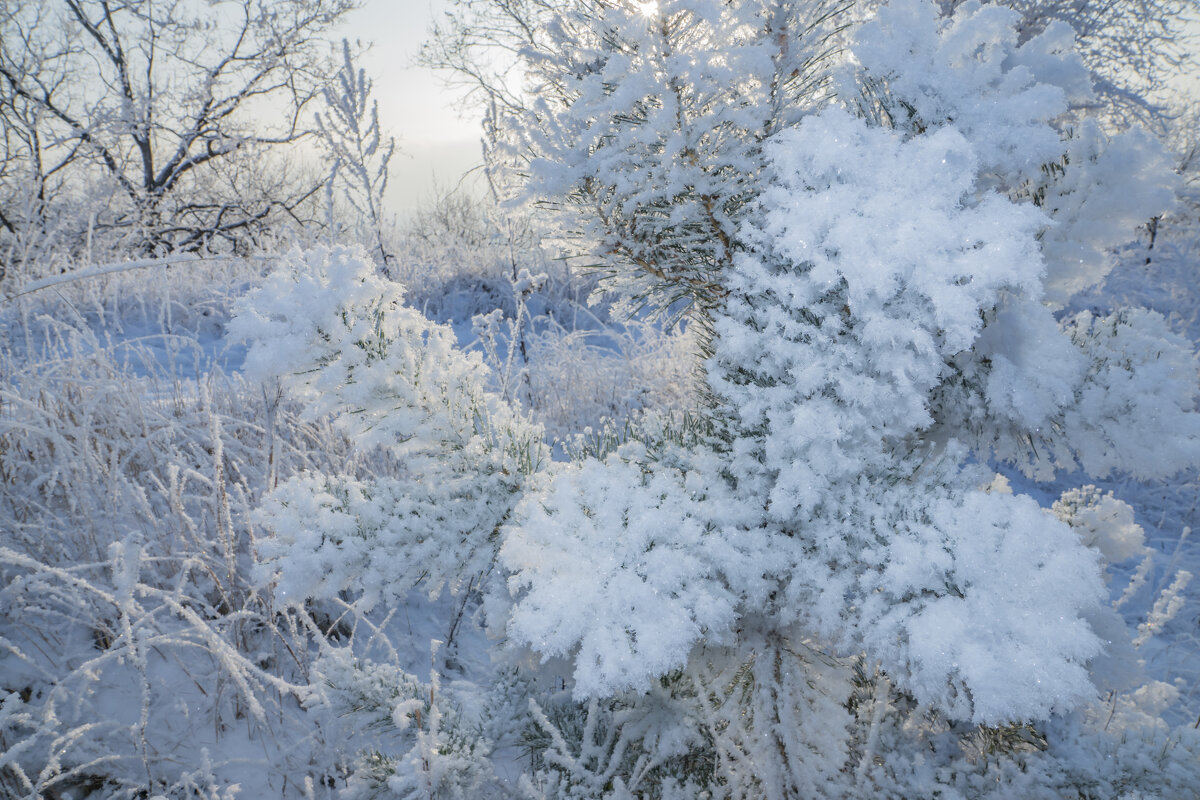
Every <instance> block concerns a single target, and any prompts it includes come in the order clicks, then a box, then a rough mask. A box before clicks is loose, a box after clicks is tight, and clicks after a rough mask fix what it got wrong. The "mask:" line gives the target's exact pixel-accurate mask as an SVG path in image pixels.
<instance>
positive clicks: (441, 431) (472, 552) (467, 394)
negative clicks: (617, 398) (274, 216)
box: [231, 248, 547, 611]
mask: <svg viewBox="0 0 1200 800" xmlns="http://www.w3.org/2000/svg"><path fill="white" fill-rule="evenodd" d="M403 299H404V295H403V289H402V288H401V287H400V286H399V285H398V284H395V283H393V282H391V281H388V280H386V279H384V278H382V277H380V276H379V275H378V274H377V272H376V270H375V268H374V265H373V264H372V263H371V262H370V260H369V259H368V258H366V257H365V255H363V254H362V253H361V252H360V251H355V250H351V249H345V248H335V249H323V248H318V249H315V250H312V251H309V252H307V253H305V254H297V255H295V256H293V257H292V258H290V259H289V260H287V261H286V262H285V264H284V265H283V266H282V267H281V268H280V269H279V270H277V271H276V272H275V273H273V274H272V275H271V276H270V277H269V278H268V279H267V281H266V282H265V283H264V285H263V286H262V287H261V288H259V289H258V290H256V291H255V292H254V293H252V294H251V295H250V296H249V297H248V298H247V300H246V302H245V305H244V306H243V310H242V312H241V314H240V315H239V316H238V317H237V318H236V319H235V320H234V321H233V323H232V324H231V332H232V335H233V336H235V337H238V338H240V339H241V340H244V341H246V342H247V343H248V344H249V348H248V351H247V355H246V370H247V372H248V373H249V374H251V375H254V376H258V377H260V378H264V379H268V380H278V381H280V382H281V383H282V385H283V386H284V387H285V388H286V389H288V390H290V391H292V392H295V393H296V394H297V396H299V397H300V398H301V399H302V400H303V402H304V403H305V407H306V409H307V413H308V414H309V415H310V416H311V417H312V418H314V419H316V418H320V417H321V416H323V415H327V414H328V415H332V418H333V424H334V425H335V426H337V427H338V428H339V429H340V430H342V431H343V432H344V433H345V434H346V435H347V436H348V437H350V439H351V440H352V441H353V442H354V444H355V446H356V447H358V448H359V449H360V451H361V452H364V453H366V452H371V451H373V450H380V451H382V452H384V453H386V454H388V455H389V456H390V458H392V459H393V466H394V470H393V474H391V475H387V476H383V477H380V478H379V479H378V480H369V481H366V482H363V481H361V480H358V479H356V478H355V476H353V475H315V474H311V475H301V476H297V477H296V478H295V479H293V480H292V481H291V482H289V483H284V484H283V485H281V486H280V487H279V489H278V490H277V491H275V492H274V493H273V494H272V495H271V497H270V498H269V499H268V501H267V503H266V504H265V505H264V506H263V508H262V510H261V511H260V519H262V520H263V522H264V523H265V524H266V525H267V526H268V527H270V528H271V529H272V530H273V531H274V533H275V537H274V538H273V539H272V540H270V541H269V542H267V543H265V544H264V546H263V550H262V552H263V555H264V556H265V557H266V558H267V559H269V560H270V563H271V564H272V565H273V566H272V567H270V569H269V570H268V571H267V572H265V573H264V576H265V577H270V575H273V574H278V576H279V581H280V583H279V588H280V589H281V590H283V591H290V592H295V593H296V594H294V595H291V596H290V598H289V599H290V600H292V601H294V602H303V601H304V600H306V599H312V598H319V597H324V598H333V597H337V596H338V594H339V593H340V592H342V591H344V590H352V591H354V592H355V593H356V594H357V595H359V599H360V601H361V603H362V610H364V611H366V610H369V609H370V608H371V607H372V606H374V605H375V604H376V603H377V602H378V601H379V600H380V599H381V598H382V599H385V600H388V601H389V602H394V601H395V600H396V599H397V598H398V597H402V596H403V595H404V594H405V593H406V592H407V591H408V590H410V589H411V588H413V587H414V586H415V585H416V584H417V583H418V582H420V581H426V584H427V585H426V588H427V590H428V591H429V592H430V594H433V595H436V594H438V593H439V592H440V591H441V589H442V588H443V587H444V586H446V585H447V582H448V583H449V586H450V588H451V589H454V590H457V589H458V588H460V587H461V586H462V585H465V583H466V582H467V580H468V579H469V578H470V577H471V576H473V575H478V574H479V573H481V572H483V571H486V569H487V567H488V565H489V564H490V562H491V558H492V553H493V551H494V549H495V547H496V541H495V531H496V528H497V526H498V525H499V524H500V523H501V521H502V520H503V519H504V518H505V516H506V515H507V513H508V510H509V508H511V505H512V504H513V503H514V502H515V500H516V494H515V493H516V492H517V490H518V489H519V487H520V486H521V483H522V481H523V478H524V476H526V475H528V474H530V473H532V472H534V471H535V470H537V469H538V468H539V467H540V466H541V464H542V463H543V462H544V461H545V460H546V459H547V455H546V449H545V445H544V444H543V443H542V433H541V430H540V428H537V427H535V426H533V425H532V424H530V423H528V422H526V421H525V420H524V419H522V418H521V417H519V416H518V415H517V414H516V413H514V412H513V411H512V410H511V409H510V408H509V407H508V406H507V404H505V403H504V402H503V401H502V400H501V399H500V398H498V397H496V396H495V395H493V394H491V393H489V392H487V391H485V389H484V380H485V375H484V367H483V363H482V360H481V359H480V357H479V355H478V354H477V353H466V352H464V351H461V350H459V349H458V348H457V347H456V345H455V342H454V334H453V332H452V331H451V330H450V329H449V328H447V327H445V326H442V325H438V324H435V323H432V322H430V321H429V320H427V319H426V318H425V317H423V316H422V315H421V314H420V312H418V311H415V310H413V309H411V308H408V307H406V306H404V305H403Z"/></svg>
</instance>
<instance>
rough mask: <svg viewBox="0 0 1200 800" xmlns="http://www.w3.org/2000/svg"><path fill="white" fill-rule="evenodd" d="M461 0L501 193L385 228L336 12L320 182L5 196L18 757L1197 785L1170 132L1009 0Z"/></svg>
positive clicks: (534, 782)
mask: <svg viewBox="0 0 1200 800" xmlns="http://www.w3.org/2000/svg"><path fill="white" fill-rule="evenodd" d="M471 7H472V6H471V4H465V5H464V6H462V7H456V8H457V9H458V13H459V14H460V16H459V17H457V18H456V19H455V20H453V21H451V22H447V23H446V24H447V25H448V26H449V27H448V29H446V30H443V31H441V33H440V36H441V37H442V38H440V39H438V40H437V41H438V42H440V43H441V44H440V46H441V47H442V49H441V50H438V49H436V48H434V49H433V50H431V51H429V54H427V57H428V58H429V60H430V61H431V62H433V63H434V65H435V66H441V67H443V68H449V69H456V70H458V71H459V72H460V74H466V75H471V76H475V77H476V78H477V79H479V80H481V81H483V80H484V79H483V78H480V77H479V76H480V75H482V74H483V72H479V71H474V72H473V71H472V66H474V67H479V69H481V70H484V68H485V67H486V69H492V68H493V67H494V65H495V64H496V61H495V58H496V57H495V54H494V52H493V51H492V50H488V49H487V48H489V47H492V48H494V47H496V46H499V47H500V49H501V50H504V51H505V52H509V53H515V54H516V55H515V56H514V57H515V58H518V59H520V61H519V63H518V67H519V70H518V71H520V73H521V74H522V75H523V76H524V78H523V79H524V80H526V81H527V82H528V85H529V86H535V87H539V88H540V90H541V91H543V92H544V93H543V94H541V95H537V96H534V97H532V98H525V99H521V98H520V97H518V96H517V95H516V94H506V93H505V92H503V91H499V90H497V89H496V88H495V87H496V86H500V85H505V86H507V84H502V78H503V80H509V79H511V73H504V74H505V75H508V76H509V77H507V78H504V77H503V76H502V75H491V76H489V77H487V79H486V80H490V81H493V83H492V84H490V86H491V88H492V90H493V94H492V95H491V97H490V99H491V101H492V102H491V105H490V106H489V108H490V116H488V118H487V119H488V127H487V131H488V140H487V142H486V145H487V150H488V158H489V167H490V170H491V171H490V172H489V178H490V180H491V181H492V188H493V190H494V193H495V195H496V196H497V197H500V196H506V197H507V198H508V199H503V200H498V199H496V198H492V199H489V200H475V199H470V198H466V197H463V196H456V195H450V196H447V197H444V198H442V199H440V200H439V201H438V202H437V203H434V204H431V205H430V206H429V207H428V208H426V209H424V210H423V211H422V212H421V213H419V214H417V215H416V216H415V217H414V218H413V220H412V221H411V222H409V223H408V224H406V225H404V226H400V227H389V226H386V225H384V224H382V222H381V219H382V218H381V216H380V215H379V214H378V213H376V211H375V209H376V205H375V204H378V203H381V202H382V198H383V196H384V194H383V190H384V186H385V184H386V181H383V182H380V180H379V178H380V176H386V172H387V158H388V157H390V150H389V149H388V148H387V147H385V146H383V145H382V144H381V142H382V140H381V139H380V137H379V132H378V130H377V128H375V127H372V125H371V124H369V117H370V114H369V113H368V112H367V111H366V109H368V108H369V106H368V105H367V104H366V102H365V98H366V97H367V92H368V91H369V86H367V85H366V84H356V83H355V80H359V81H361V80H362V76H361V75H358V77H357V78H356V77H355V76H356V73H355V71H354V68H353V64H352V62H351V54H350V50H349V47H348V46H347V49H346V50H345V51H344V53H343V54H342V55H341V58H343V59H344V61H341V62H338V63H340V64H343V66H342V69H341V71H340V72H339V73H338V76H339V77H338V79H339V80H340V81H341V83H340V84H338V85H339V86H341V87H342V90H344V91H343V93H342V94H341V95H338V94H336V92H329V93H327V94H326V95H325V98H326V100H327V101H328V102H329V103H330V110H329V111H327V112H326V115H325V116H324V117H322V118H321V119H320V120H319V126H323V127H322V128H321V129H322V131H323V135H325V136H326V138H327V140H328V141H330V142H333V144H331V145H330V147H331V149H332V151H333V152H335V154H336V159H341V160H340V161H336V159H335V161H336V164H335V166H334V167H333V169H332V171H331V172H330V177H329V179H328V181H329V183H328V187H329V191H328V195H327V197H328V203H329V207H328V209H327V212H328V213H327V214H326V215H325V219H324V222H321V220H320V219H319V218H317V217H314V219H313V220H309V221H308V222H306V223H305V224H294V223H295V220H291V221H287V222H286V224H284V223H280V226H279V227H278V228H277V229H271V230H269V231H267V232H266V233H260V234H259V235H257V236H258V238H255V239H253V240H251V239H230V240H229V241H230V242H233V244H230V245H229V246H228V247H225V246H224V245H222V244H221V241H223V240H216V239H214V240H212V241H211V242H210V243H209V244H210V245H211V246H206V247H202V248H198V249H196V248H193V250H194V252H187V253H182V254H175V255H163V254H159V255H147V254H146V252H144V250H139V249H138V248H137V247H135V246H133V245H131V244H130V242H131V239H130V238H129V237H130V236H131V235H132V234H128V233H121V234H120V236H117V235H116V234H114V235H113V238H111V239H105V238H104V230H102V226H101V225H99V224H98V223H97V222H96V220H103V219H107V218H105V217H103V215H102V214H101V213H100V212H94V214H93V216H92V217H91V218H89V221H88V222H87V227H86V231H85V235H84V238H83V239H82V240H81V241H83V242H84V243H85V244H84V245H82V246H80V245H79V243H78V242H77V243H76V246H74V247H72V246H68V245H66V244H63V242H64V241H65V240H66V234H64V233H62V231H61V230H60V229H55V230H56V231H57V232H56V233H55V234H54V236H51V235H50V234H49V233H47V232H46V231H47V230H49V228H48V227H45V226H46V225H49V223H47V222H45V220H43V226H44V227H42V228H39V229H38V231H37V232H36V234H37V235H35V233H31V232H30V231H29V230H25V229H21V230H18V227H17V226H16V225H13V224H9V225H8V228H7V229H5V230H7V232H6V233H5V232H0V256H2V257H3V259H4V260H3V264H4V266H5V270H6V272H5V274H4V275H3V277H2V280H0V289H2V290H3V297H2V298H0V797H5V798H7V797H12V798H30V800H32V799H33V798H46V800H66V798H74V800H86V799H92V800H98V799H99V798H121V799H122V800H133V799H134V798H146V799H149V798H154V799H155V800H157V798H172V799H174V798H179V800H184V798H204V799H205V800H231V799H232V798H235V797H236V798H275V797H279V798H297V799H300V798H308V799H311V800H315V799H316V798H341V800H359V798H363V799H364V800H365V799H366V798H401V799H403V800H417V798H424V799H428V800H434V799H435V798H437V799H438V800H442V799H445V800H469V799H473V798H483V799H484V800H488V799H490V798H497V799H500V800H505V799H507V798H523V799H525V800H599V799H600V798H611V800H633V798H639V800H641V799H643V798H654V800H699V799H700V798H704V799H705V800H717V798H729V800H732V799H733V798H771V800H775V799H776V798H779V799H780V800H782V799H783V798H843V799H845V800H849V799H850V798H943V799H944V800H958V799H962V800H966V799H968V798H970V799H971V800H974V799H975V798H994V799H995V800H1006V799H1007V798H1045V799H1046V800H1051V799H1053V798H1070V799H1071V800H1118V799H1120V800H1143V799H1148V798H1159V799H1160V800H1189V798H1200V591H1198V590H1200V581H1198V580H1197V578H1196V577H1194V576H1200V533H1194V531H1197V530H1198V529H1200V515H1198V512H1197V504H1198V501H1200V408H1198V407H1197V399H1198V397H1200V371H1198V362H1197V350H1198V348H1200V281H1198V280H1197V270H1198V269H1200V180H1198V179H1197V172H1196V171H1195V170H1196V167H1195V165H1194V164H1193V163H1192V160H1193V159H1194V156H1195V152H1196V150H1195V148H1196V143H1195V130H1194V129H1191V128H1189V126H1188V125H1187V124H1186V123H1183V122H1178V121H1177V122H1176V123H1172V124H1168V122H1167V121H1164V120H1166V119H1167V117H1166V116H1160V117H1155V116H1154V114H1152V113H1151V112H1150V111H1148V110H1147V109H1148V108H1149V106H1148V105H1145V104H1143V105H1140V106H1139V105H1138V104H1137V103H1135V102H1133V101H1132V100H1131V99H1130V98H1133V96H1134V95H1133V89H1134V88H1136V87H1134V85H1133V84H1129V85H1122V86H1124V88H1123V89H1122V86H1118V85H1117V84H1116V83H1114V82H1113V81H1114V80H1115V78H1114V77H1113V74H1111V73H1106V72H1104V70H1103V69H1102V68H1101V67H1102V66H1103V63H1104V62H1097V61H1095V59H1097V58H1101V56H1102V55H1103V54H1104V53H1109V52H1110V51H1108V50H1103V48H1099V47H1094V48H1092V49H1091V50H1086V52H1085V51H1084V50H1077V49H1076V47H1077V44H1078V43H1084V44H1086V43H1087V42H1094V41H1108V40H1105V39H1103V37H1102V36H1100V34H1096V32H1095V31H1094V30H1092V31H1091V33H1088V31H1083V30H1074V31H1073V30H1072V29H1071V28H1069V27H1067V26H1066V24H1065V23H1062V22H1048V20H1049V19H1051V18H1053V16H1054V15H1052V14H1049V12H1045V13H1046V16H1045V17H1044V18H1043V17H1040V16H1038V14H1040V13H1043V12H1044V11H1045V9H1044V8H1043V7H1042V6H1040V5H1038V4H1036V3H1035V4H1030V5H1028V6H1026V5H1015V6H1014V7H1015V8H1017V10H1016V11H1014V10H1012V9H1009V8H1007V7H1002V6H999V5H985V6H980V5H979V4H976V3H964V4H961V6H960V5H958V4H943V5H942V6H935V5H931V4H927V3H924V2H921V1H920V0H897V1H896V2H893V3H890V4H888V5H881V6H870V7H863V8H861V9H859V10H857V11H854V12H846V11H844V10H842V11H837V10H836V9H835V8H834V7H832V6H824V5H821V4H811V3H810V4H802V3H798V2H792V1H791V0H781V1H780V2H767V0H763V1H762V2H751V3H745V4H741V5H729V4H725V3H722V2H716V0H713V1H712V2H709V1H708V0H688V1H687V2H685V1H684V0H663V2H661V3H632V4H627V3H614V4H611V6H610V5H608V4H599V5H594V4H587V3H578V4H574V3H568V4H562V8H558V7H556V5H555V4H542V3H539V2H533V1H532V0H530V2H528V3H526V2H513V3H507V2H501V1H500V0H496V1H495V2H488V3H482V4H477V5H475V6H474V9H475V10H474V11H471ZM481 9H482V11H481ZM497 9H499V10H500V11H502V12H504V13H502V14H501V15H500V16H499V17H496V16H492V17H488V16H486V15H487V14H489V13H491V14H494V13H496V11H497ZM1039 9H1041V11H1039ZM816 11H822V14H824V12H829V13H828V16H823V15H822V14H817V16H816V17H814V16H813V14H814V13H816ZM471 13H475V14H483V15H484V16H483V17H474V18H473V17H471V16H470V15H471ZM1023 14H1024V15H1026V16H1022V15H1023ZM14 19H15V17H14ZM1031 19H1032V20H1038V21H1039V22H1038V24H1037V25H1035V26H1033V30H1034V31H1035V32H1034V33H1030V28H1029V25H1028V24H1026V23H1029V21H1030V20H1031ZM481 20H484V21H489V20H490V24H491V25H492V26H491V27H489V26H485V25H482V23H481V22H480V21H481ZM0 23H4V21H3V20H0ZM535 23H536V24H535ZM800 23H803V24H800ZM4 24H6V23H4ZM1023 25H1024V27H1023ZM456 26H457V27H456ZM5 30H7V29H4V28H3V27H2V25H0V32H4V31H5ZM114 30H115V29H114ZM481 31H482V33H481ZM6 35H7V34H6ZM113 35H114V36H115V35H116V34H115V32H114V34H113ZM1088 35H1092V36H1093V37H1096V36H1100V38H1099V39H1096V38H1093V39H1088V38H1087V36H1088ZM473 37H482V38H481V39H480V38H473ZM514 37H515V38H514ZM1077 39H1078V41H1077ZM515 42H520V43H521V44H520V46H519V47H518V46H517V45H516V44H514V43H515ZM451 44H453V45H454V47H458V48H463V49H459V50H455V49H454V48H453V47H451ZM485 45H486V47H484V46H485ZM471 47H484V50H483V52H485V53H486V57H485V58H483V59H482V60H481V61H471V60H470V58H469V57H468V56H470V57H474V56H472V55H471V54H472V53H473V52H474V51H472V50H471ZM1080 52H1084V54H1085V55H1087V58H1084V57H1083V56H1081V55H1080V54H1079V53H1080ZM1097 54H1100V55H1097ZM1104 57H1108V56H1104ZM1089 59H1091V60H1089ZM7 63H8V62H6V61H5V60H4V57H3V56H0V67H4V65H5V64H7ZM1098 64H1099V66H1098ZM481 65H482V66H481ZM510 67H511V65H510ZM506 69H507V67H506ZM511 69H513V70H517V67H511ZM484 71H486V70H484ZM0 75H3V73H0ZM8 80H9V82H8V83H7V84H2V85H0V89H3V88H4V87H5V86H8V87H10V88H11V87H12V86H16V85H18V84H17V82H16V81H14V80H13V79H8ZM496 82H501V83H496ZM484 85H485V86H488V85H489V84H487V83H486V81H484ZM356 87H357V88H356ZM1131 87H1132V88H1131ZM1118 89H1121V91H1118ZM356 92H358V93H359V94H355V93H356ZM17 96H19V95H13V97H17ZM13 97H9V100H8V101H7V102H9V105H8V106H5V105H4V103H5V102H6V101H5V99H4V96H0V116H2V115H3V114H5V113H9V114H11V113H13V109H15V108H16V105H14V103H15V101H14V100H13ZM339 98H340V100H339ZM356 98H357V99H356ZM210 99H211V98H210ZM339 102H340V105H339ZM6 109H8V111H7V112H6ZM1155 113H1157V112H1155ZM338 114H341V116H340V117H339V116H338ZM356 114H357V115H358V116H355V115H356ZM1139 114H1141V115H1142V116H1141V117H1139V116H1138V115H1139ZM4 119H5V120H8V119H9V117H4ZM1171 119H1185V117H1179V118H1171ZM339 120H340V121H339ZM355 120H357V122H355V124H358V123H362V129H361V130H365V131H366V132H367V134H366V140H365V141H366V142H367V145H369V146H366V147H364V139H363V137H362V136H359V138H358V139H355V138H354V135H353V133H354V131H355V130H359V128H355V127H354V125H350V124H349V123H350V122H354V121H355ZM1156 121H1157V122H1158V123H1161V125H1160V126H1159V127H1158V128H1154V125H1153V123H1155V122H1156ZM343 123H346V124H345V125H343ZM1143 123H1145V125H1146V126H1149V127H1150V128H1151V129H1152V130H1150V132H1147V130H1146V129H1145V128H1144V127H1143ZM6 124H11V125H13V126H15V123H8V122H6ZM340 125H341V126H342V127H339V126H340ZM11 129H12V130H17V128H16V127H12V128H11ZM6 130H9V128H6ZM372 131H373V133H372ZM338 137H340V138H338ZM372 137H373V138H372ZM83 141H84V142H85V144H86V143H87V142H88V141H90V140H83ZM334 145H336V147H335V146H334ZM216 147H217V145H215V144H213V145H209V150H208V152H210V153H212V152H216V150H214V149H213V148H216ZM51 150H52V148H51ZM12 152H14V153H17V154H19V153H20V152H22V151H20V149H19V148H17V149H15V150H13V151H12ZM356 153H357V155H355V154H356ZM355 159H357V162H355ZM12 160H13V163H16V156H13V157H12ZM339 170H340V171H339ZM6 175H7V173H5V172H4V170H3V169H0V189H4V190H5V191H7V187H10V186H11V185H13V184H12V182H11V181H10V180H9V179H8V178H7V177H6ZM337 181H343V182H344V183H338V182H337ZM335 190H336V191H335ZM337 191H341V192H343V194H344V196H343V195H337V194H336V192H337ZM506 193H507V194H506ZM0 194H2V193H0ZM318 196H319V195H314V197H318ZM7 197H8V195H3V196H0V211H4V210H5V209H6V208H8V206H6V205H4V203H5V202H7ZM339 198H340V199H339ZM71 202H72V203H73V202H75V200H72V201H71ZM113 202H114V203H115V202H116V201H113ZM335 212H336V213H335ZM188 213H198V212H195V211H194V209H193V210H191V211H189V212H188ZM337 214H341V215H342V217H341V218H340V220H339V219H338V218H337ZM293 216H295V215H294V214H293ZM3 219H4V220H8V217H4V218H3ZM14 219H15V218H14ZM113 224H114V225H115V223H113ZM147 224H148V223H147ZM114 229H115V228H114ZM147 235H148V234H147ZM156 235H159V236H165V235H166V234H162V233H159V234H156ZM162 241H165V240H162Z"/></svg>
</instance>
